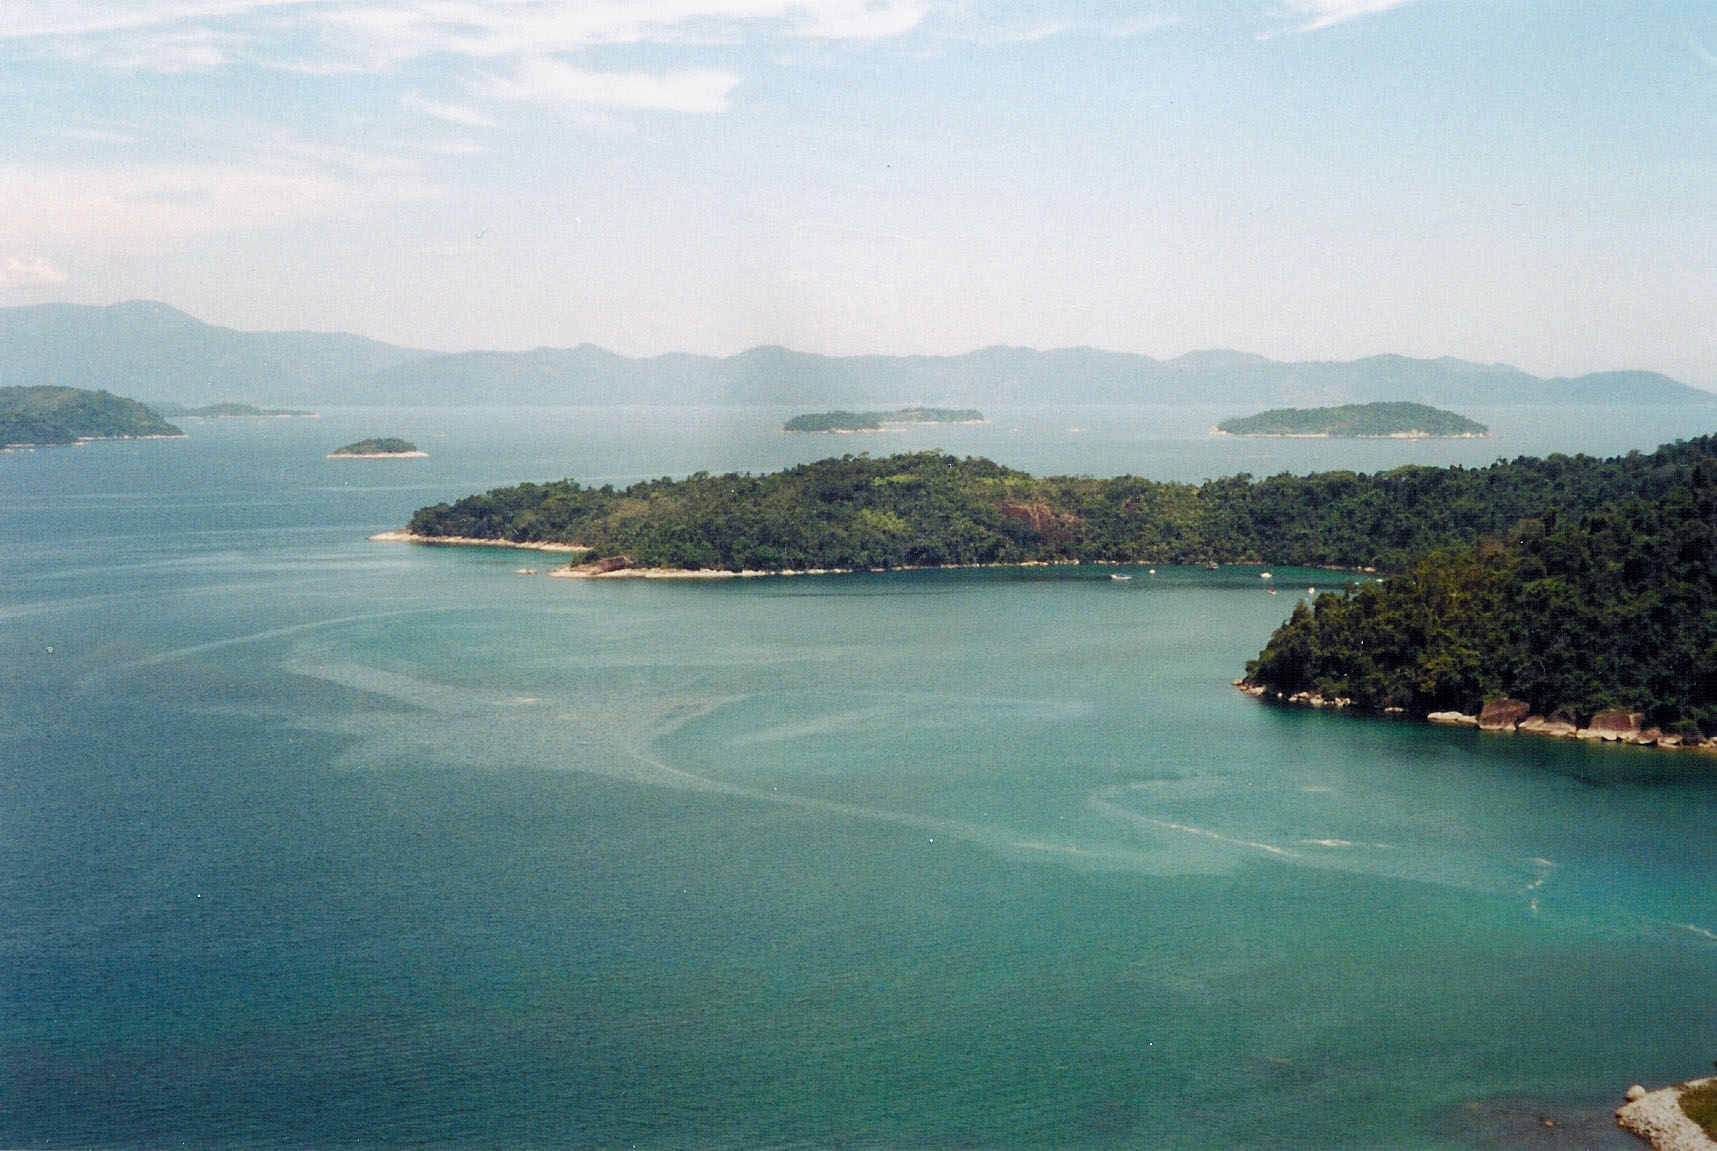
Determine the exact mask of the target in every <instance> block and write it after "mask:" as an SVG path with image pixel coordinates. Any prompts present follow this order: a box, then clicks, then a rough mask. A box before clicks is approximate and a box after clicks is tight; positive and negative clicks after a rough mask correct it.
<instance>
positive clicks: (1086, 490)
mask: <svg viewBox="0 0 1717 1151" xmlns="http://www.w3.org/2000/svg"><path fill="white" fill-rule="evenodd" d="M409 531H410V532H411V533H412V535H413V536H416V537H419V538H446V537H458V538H465V539H487V540H494V541H496V542H503V543H504V542H510V543H539V544H540V543H560V544H568V545H576V546H580V547H584V548H587V549H589V550H588V553H587V554H586V555H585V557H584V561H585V568H586V570H588V571H591V572H597V571H613V570H616V569H646V570H649V569H657V570H660V569H676V570H684V571H699V570H702V571H728V572H738V571H762V572H780V571H795V570H798V571H803V570H823V571H827V570H836V571H843V570H844V571H850V570H866V569H890V568H915V567H939V566H953V565H982V564H1024V563H1155V564H1175V563H1179V564H1191V563H1269V564H1293V565H1302V566H1313V567H1330V568H1346V569H1369V570H1382V571H1383V572H1385V573H1386V574H1387V575H1388V577H1389V578H1387V579H1386V580H1385V581H1384V582H1382V583H1377V584H1367V585H1366V586H1364V587H1360V588H1358V589H1356V590H1350V591H1348V592H1345V593H1336V594H1326V595H1323V596H1320V597H1318V599H1317V601H1316V604H1315V606H1314V607H1312V608H1310V609H1308V608H1306V607H1305V606H1304V605H1302V606H1300V607H1299V608H1298V609H1296V611H1295V612H1294V615H1293V618H1291V619H1290V620H1289V621H1288V622H1287V623H1286V624H1284V625H1283V627H1282V628H1281V629H1280V630H1279V631H1278V632H1277V634H1276V636H1275V637H1273V638H1272V639H1271V641H1270V643H1269V646H1268V647H1266V649H1265V650H1264V652H1263V653H1262V654H1261V655H1260V657H1259V658H1258V659H1257V660H1255V661H1253V663H1252V664H1251V665H1249V667H1248V680H1247V682H1248V683H1249V684H1250V685H1252V686H1253V687H1254V689H1255V690H1257V691H1259V692H1264V691H1268V692H1269V693H1270V694H1271V695H1272V696H1274V695H1275V694H1276V693H1280V694H1281V695H1282V696H1283V697H1284V698H1286V697H1291V696H1293V695H1296V694H1301V693H1304V694H1305V695H1308V696H1310V695H1315V696H1318V697H1321V698H1327V699H1331V700H1334V699H1337V698H1340V699H1342V700H1343V701H1344V702H1347V701H1351V702H1352V703H1354V704H1355V705H1356V706H1365V707H1372V708H1377V709H1390V708H1400V709H1403V710H1404V711H1407V712H1409V713H1413V714H1420V715H1424V714H1427V713H1430V712H1433V711H1437V710H1440V709H1451V710H1462V711H1465V710H1476V709H1477V708H1478V707H1479V706H1480V705H1481V704H1482V703H1483V702H1484V701H1486V700H1487V699H1492V698H1496V697H1498V696H1510V697H1513V698H1516V699H1518V700H1520V701H1522V702H1523V703H1524V704H1525V705H1527V706H1529V707H1530V708H1531V709H1533V710H1534V711H1538V712H1542V713H1544V714H1546V715H1548V714H1551V713H1554V712H1556V711H1558V710H1562V711H1566V712H1568V713H1569V715H1570V717H1572V718H1575V719H1579V720H1585V719H1587V718H1589V717H1590V716H1591V715H1593V714H1594V713H1596V712H1598V711H1600V710H1604V709H1611V708H1623V709H1632V710H1633V711H1637V712H1641V713H1643V715H1644V717H1645V719H1646V720H1647V721H1648V722H1650V723H1652V724H1655V725H1659V726H1663V727H1664V729H1665V730H1666V731H1670V730H1674V731H1677V732H1680V733H1681V734H1682V735H1684V736H1686V737H1687V739H1688V741H1689V742H1696V741H1697V739H1698V733H1699V732H1700V731H1703V732H1705V733H1706V734H1711V733H1713V732H1714V731H1717V438H1713V437H1710V436H1707V437H1701V438H1699V439H1695V440H1690V441H1683V442H1677V443H1674V444H1669V445H1666V446H1664V447H1662V448H1659V449H1658V450H1657V451H1655V452H1651V453H1640V452H1633V453H1630V454H1628V455H1626V456H1620V457H1616V458H1612V459H1596V458H1593V457H1590V456H1584V455H1576V456H1565V455H1552V456H1549V457H1547V458H1543V459H1539V458H1534V457H1521V458H1518V459H1516V460H1513V461H1507V462H1504V461H1499V462H1497V463H1495V464H1492V465H1490V466H1489V467H1485V468H1462V467H1450V468H1435V467H1421V466H1410V467H1402V468H1397V469H1394V470H1391V471H1388V472H1382V473H1378V474H1374V475H1366V474H1356V473H1353V472H1324V473H1319V474H1315V475H1308V476H1290V475H1279V476H1273V477H1270V478H1268V479H1264V480H1255V479H1253V478H1252V477H1251V476H1247V475H1238V476H1232V477H1229V478H1225V479H1219V480H1211V481H1207V482H1206V483H1204V484H1201V485H1191V484H1180V483H1164V482H1157V481H1153V480H1146V479H1141V478H1139V477H1136V476H1119V477H1115V478H1112V479H1094V478H1091V477H1085V476H1050V477H1035V476H1031V475H1028V474H1026V473H1024V472H1020V471H1015V470H1014V469H1011V468H1007V467H1004V466H1002V465H1000V464H996V463H994V462H992V461H990V460H986V459H982V458H973V457H968V458H958V457H954V456H950V455H947V454H944V453H941V452H916V453H908V454H901V455H894V456H888V457H883V458H874V459H873V458H871V457H869V456H852V455H846V456H842V457H840V458H835V459H826V460H820V461H817V462H815V463H810V464H802V465H799V466H797V467H793V468H788V469H786V470H784V471H780V472H774V473H770V474H768V475H761V476H758V475H750V474H745V473H732V474H727V475H720V476H715V475H710V474H708V473H702V472H700V473H698V474H696V475H693V476H690V477H688V478H686V479H683V480H673V479H668V478H665V477H664V478H662V479H658V480H649V481H644V482H641V483H638V484H634V485H631V486H630V487H627V488H624V489H615V488H613V487H612V486H603V487H599V488H598V487H584V486H582V485H580V484H578V483H576V482H575V481H572V480H563V481H560V482H558V483H548V484H521V485H519V486H517V487H511V488H499V489H496V490H494V491H491V492H488V493H487V494H484V495H475V496H469V497H466V498H465V499H462V500H459V501H457V502H456V503H453V504H438V505H436V506H434V507H428V508H423V509H421V510H419V511H418V512H417V513H416V514H415V515H414V516H413V517H412V519H411V524H410V528H409Z"/></svg>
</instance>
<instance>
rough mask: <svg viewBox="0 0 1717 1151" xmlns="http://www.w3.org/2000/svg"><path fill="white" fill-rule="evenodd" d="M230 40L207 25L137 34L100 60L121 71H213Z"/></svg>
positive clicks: (225, 57)
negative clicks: (181, 29) (173, 30)
mask: <svg viewBox="0 0 1717 1151" xmlns="http://www.w3.org/2000/svg"><path fill="white" fill-rule="evenodd" d="M233 42H234V41H233V39H232V38H231V37H228V36H222V35H220V34H218V33H216V32H214V31H212V30H210V29H207V28H191V29H187V30H185V31H176V32H166V33H161V34H158V35H157V34H151V35H143V36H136V37H133V38H131V39H128V40H126V41H125V42H124V43H122V44H120V45H117V46H116V48H115V50H113V51H112V52H110V53H108V54H107V55H106V56H105V57H102V58H101V59H100V63H101V64H102V66H104V67H107V68H112V69H115V70H118V71H122V72H160V73H165V74H167V75H182V74H184V73H187V72H213V71H214V70H215V69H217V68H220V67H223V66H225V65H226V63H227V62H228V59H229V57H228V54H227V48H228V46H229V45H231V44H232V43H233Z"/></svg>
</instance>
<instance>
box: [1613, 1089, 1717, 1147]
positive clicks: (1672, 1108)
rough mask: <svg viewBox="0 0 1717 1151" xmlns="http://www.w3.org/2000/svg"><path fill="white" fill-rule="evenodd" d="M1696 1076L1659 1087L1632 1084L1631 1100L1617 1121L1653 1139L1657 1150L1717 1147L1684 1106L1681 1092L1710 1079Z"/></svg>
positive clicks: (1647, 1140) (1637, 1133)
mask: <svg viewBox="0 0 1717 1151" xmlns="http://www.w3.org/2000/svg"><path fill="white" fill-rule="evenodd" d="M1710 1082H1711V1080H1709V1079H1695V1080H1693V1081H1692V1082H1689V1083H1677V1084H1675V1085H1674V1086H1672V1087H1665V1088H1663V1089H1662V1090H1659V1091H1647V1090H1646V1089H1645V1088H1643V1087H1638V1086H1635V1087H1630V1088H1628V1104H1627V1106H1625V1107H1623V1108H1622V1109H1621V1110H1619V1111H1617V1112H1616V1123H1617V1124H1618V1125H1620V1126H1621V1127H1622V1128H1624V1129H1626V1130H1628V1131H1631V1132H1633V1133H1634V1134H1635V1135H1638V1136H1639V1137H1640V1138H1641V1139H1644V1140H1645V1141H1646V1142H1648V1143H1650V1144H1651V1145H1652V1146H1653V1147H1655V1148H1656V1149H1657V1151H1717V1142H1714V1141H1712V1139H1711V1137H1710V1136H1709V1135H1707V1134H1705V1132H1704V1131H1703V1130H1702V1129H1701V1128H1700V1126H1699V1124H1697V1123H1695V1122H1694V1121H1693V1120H1691V1119H1689V1118H1688V1117H1687V1114H1686V1112H1684V1111H1682V1109H1681V1093H1682V1091H1684V1090H1685V1089H1687V1088H1689V1087H1698V1086H1701V1085H1703V1084H1706V1083H1710Z"/></svg>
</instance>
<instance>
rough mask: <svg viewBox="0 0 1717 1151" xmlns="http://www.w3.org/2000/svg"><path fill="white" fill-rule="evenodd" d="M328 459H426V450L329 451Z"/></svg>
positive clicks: (427, 454) (427, 456)
mask: <svg viewBox="0 0 1717 1151" xmlns="http://www.w3.org/2000/svg"><path fill="white" fill-rule="evenodd" d="M326 458H328V459H330V460H427V459H428V458H429V453H428V452H329V453H328V455H327V457H326Z"/></svg>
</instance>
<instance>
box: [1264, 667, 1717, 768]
mask: <svg viewBox="0 0 1717 1151" xmlns="http://www.w3.org/2000/svg"><path fill="white" fill-rule="evenodd" d="M1233 684H1234V686H1235V687H1237V688H1239V689H1240V690H1241V691H1243V692H1245V693H1246V694H1247V695H1249V696H1252V697H1253V698H1255V699H1262V700H1265V701H1266V702H1270V703H1281V704H1288V705H1291V706H1296V707H1315V708H1335V709H1338V710H1340V709H1345V708H1351V707H1354V706H1356V705H1355V703H1354V701H1353V700H1352V699H1350V698H1348V697H1347V696H1330V697H1325V696H1324V695H1322V694H1320V693H1318V692H1311V691H1299V692H1293V693H1292V694H1290V693H1288V692H1283V691H1278V690H1276V689H1275V688H1273V687H1271V686H1270V685H1269V684H1262V683H1255V682H1253V681H1251V680H1248V679H1237V680H1234V681H1233ZM1382 714H1383V715H1386V716H1391V717H1406V715H1407V711H1406V709H1405V708H1399V707H1386V708H1384V709H1382ZM1423 718H1424V719H1425V720H1426V722H1428V723H1440V724H1447V725H1450V726H1456V727H1476V728H1478V729H1479V730H1480V731H1492V732H1502V733H1511V732H1525V733H1527V734H1529V735H1546V736H1552V737H1558V738H1563V739H1581V740H1595V741H1599V742H1603V743H1622V744H1629V745H1631V746H1634V747H1660V748H1663V749H1665V750H1677V751H1680V750H1687V751H1703V752H1708V753H1717V740H1711V739H1706V738H1704V737H1703V736H1702V735H1698V734H1695V733H1693V732H1691V731H1685V730H1684V731H1664V730H1663V729H1662V728H1658V727H1649V726H1646V724H1645V715H1644V713H1643V712H1637V711H1619V710H1612V711H1600V712H1597V713H1596V714H1594V715H1592V716H1591V717H1590V718H1589V719H1588V721H1587V722H1586V724H1585V725H1584V726H1582V725H1581V724H1580V723H1579V722H1578V719H1577V718H1576V716H1575V715H1574V713H1573V712H1570V711H1554V712H1551V713H1550V714H1549V715H1547V716H1545V715H1536V714H1533V713H1532V705H1531V704H1528V703H1527V702H1525V701H1524V700H1518V699H1506V698H1505V699H1494V700H1491V701H1489V702H1487V703H1486V704H1485V705H1484V707H1483V708H1482V709H1481V710H1480V711H1479V713H1478V714H1477V715H1473V714H1469V713H1467V712H1460V711H1433V712H1430V713H1428V714H1426V715H1425V716H1424V717H1423Z"/></svg>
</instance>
